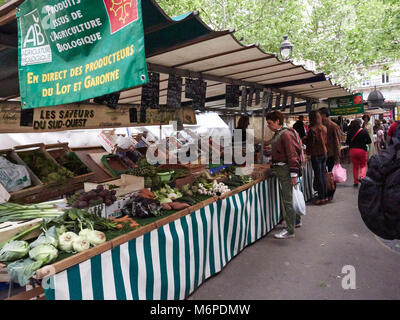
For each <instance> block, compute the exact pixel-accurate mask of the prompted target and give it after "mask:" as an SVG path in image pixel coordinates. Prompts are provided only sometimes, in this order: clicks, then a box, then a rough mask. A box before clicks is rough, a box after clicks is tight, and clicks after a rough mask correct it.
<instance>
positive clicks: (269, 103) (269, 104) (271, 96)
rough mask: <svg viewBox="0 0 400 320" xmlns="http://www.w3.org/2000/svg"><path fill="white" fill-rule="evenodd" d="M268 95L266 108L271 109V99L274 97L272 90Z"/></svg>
mask: <svg viewBox="0 0 400 320" xmlns="http://www.w3.org/2000/svg"><path fill="white" fill-rule="evenodd" d="M269 95H270V97H269V102H268V108H267V110H268V111H271V110H272V103H273V102H272V100H273V99H274V94H273V93H272V92H269Z"/></svg>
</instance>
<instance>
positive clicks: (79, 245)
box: [72, 236, 90, 252]
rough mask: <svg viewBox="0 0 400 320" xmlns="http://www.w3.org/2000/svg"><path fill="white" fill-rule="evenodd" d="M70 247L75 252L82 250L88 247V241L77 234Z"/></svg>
mask: <svg viewBox="0 0 400 320" xmlns="http://www.w3.org/2000/svg"><path fill="white" fill-rule="evenodd" d="M72 248H73V249H74V251H75V252H82V251H85V250H87V249H89V248H90V242H89V240H87V239H86V238H83V237H80V236H77V237H76V238H75V239H74V240H73V241H72Z"/></svg>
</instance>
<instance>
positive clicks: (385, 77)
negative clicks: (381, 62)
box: [382, 66, 389, 83]
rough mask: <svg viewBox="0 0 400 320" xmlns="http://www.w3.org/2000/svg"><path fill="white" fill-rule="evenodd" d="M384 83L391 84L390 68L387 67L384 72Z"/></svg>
mask: <svg viewBox="0 0 400 320" xmlns="http://www.w3.org/2000/svg"><path fill="white" fill-rule="evenodd" d="M382 83H389V68H388V67H387V66H385V67H384V68H383V70H382Z"/></svg>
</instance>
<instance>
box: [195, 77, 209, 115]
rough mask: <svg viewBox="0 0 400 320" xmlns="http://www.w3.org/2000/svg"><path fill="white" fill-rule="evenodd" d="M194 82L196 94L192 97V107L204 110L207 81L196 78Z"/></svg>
mask: <svg viewBox="0 0 400 320" xmlns="http://www.w3.org/2000/svg"><path fill="white" fill-rule="evenodd" d="M195 83H196V88H195V89H196V90H195V91H196V95H195V96H194V98H193V109H195V110H200V111H204V110H205V107H206V92H207V82H205V81H202V80H200V79H198V80H197V81H195Z"/></svg>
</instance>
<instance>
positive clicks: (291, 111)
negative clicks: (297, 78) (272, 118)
mask: <svg viewBox="0 0 400 320" xmlns="http://www.w3.org/2000/svg"><path fill="white" fill-rule="evenodd" d="M290 113H294V96H292V99H291V101H290Z"/></svg>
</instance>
